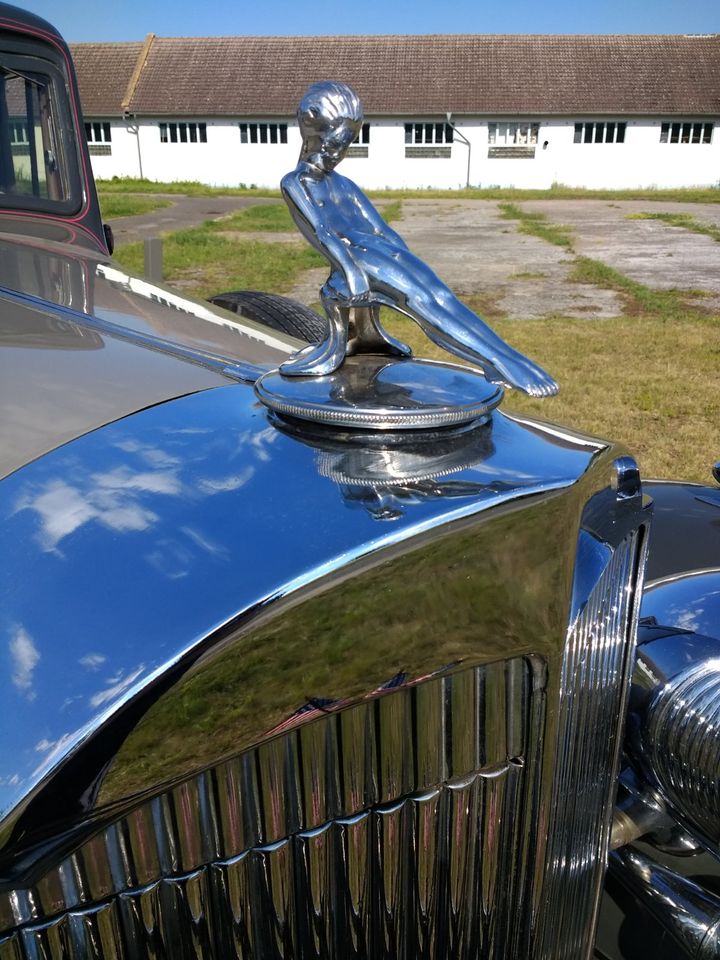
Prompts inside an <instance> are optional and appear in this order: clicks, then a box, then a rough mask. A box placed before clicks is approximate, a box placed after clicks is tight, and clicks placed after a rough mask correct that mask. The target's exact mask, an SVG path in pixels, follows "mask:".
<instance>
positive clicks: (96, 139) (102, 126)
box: [85, 120, 112, 143]
mask: <svg viewBox="0 0 720 960" xmlns="http://www.w3.org/2000/svg"><path fill="white" fill-rule="evenodd" d="M85 137H86V139H87V142H88V143H110V142H111V141H112V131H111V129H110V124H109V122H108V121H107V120H102V121H100V120H93V121H92V122H88V123H86V124H85Z"/></svg>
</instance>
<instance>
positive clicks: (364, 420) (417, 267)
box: [256, 81, 558, 430]
mask: <svg viewBox="0 0 720 960" xmlns="http://www.w3.org/2000/svg"><path fill="white" fill-rule="evenodd" d="M297 116H298V124H299V127H300V133H301V135H302V141H303V143H302V150H301V153H300V160H299V162H298V165H297V167H296V168H295V169H294V170H293V171H292V172H291V173H288V174H287V175H286V176H285V177H283V180H282V193H283V197H284V198H285V201H286V202H287V205H288V207H289V209H290V213H291V215H292V218H293V220H294V221H295V223H296V225H297V227H298V229H299V230H300V232H301V233H302V235H303V236H304V237H305V239H306V240H307V241H308V243H310V244H311V246H313V247H314V248H315V249H316V250H318V251H319V252H320V253H321V254H322V255H323V256H324V257H325V258H326V259H327V260H328V262H329V264H330V276H329V277H328V279H327V281H326V283H325V284H324V286H323V287H322V289H321V290H320V298H321V300H322V304H323V307H324V309H325V312H326V314H327V317H328V321H329V333H328V336H327V337H326V339H325V340H324V341H323V342H322V343H319V344H312V345H310V346H308V347H305V348H304V349H302V350H300V351H299V352H298V353H297V354H295V355H294V356H293V357H291V359H289V360H288V361H286V362H285V363H283V364H282V366H281V367H280V368H279V370H277V371H272V372H271V373H269V374H266V375H265V376H264V377H262V378H261V379H260V380H259V381H258V384H257V387H256V389H257V393H258V396H259V397H260V399H261V400H262V401H263V402H264V403H265V404H266V405H267V406H269V407H270V408H271V409H273V410H275V411H276V412H278V413H280V414H283V415H290V416H295V417H299V418H301V419H307V420H314V421H320V422H325V423H334V424H336V425H343V426H354V427H361V428H362V427H365V428H371V429H393V430H397V429H413V428H415V429H417V428H427V427H438V426H448V425H453V424H455V425H457V424H458V423H466V422H469V421H471V420H477V419H479V418H482V417H483V416H486V415H487V414H488V413H489V411H490V410H492V409H493V408H494V407H496V406H497V405H498V403H499V402H500V400H501V399H502V396H503V391H502V388H501V387H498V386H497V384H505V385H507V386H511V387H514V388H516V389H518V390H523V391H524V392H525V393H528V394H530V395H531V396H535V397H543V396H550V395H552V394H555V393H557V390H558V387H557V384H556V383H555V381H554V380H553V379H552V378H551V377H550V376H549V375H548V374H547V373H545V371H544V370H542V369H541V368H540V367H539V366H537V364H535V363H533V362H532V361H531V360H529V359H527V358H526V357H524V356H522V354H520V353H518V352H517V351H516V350H514V349H513V348H512V347H510V346H509V345H508V344H507V343H505V341H504V340H502V339H501V338H500V337H499V336H498V335H497V334H496V333H494V331H493V330H491V329H490V327H488V325H487V324H486V323H485V322H484V321H483V320H481V319H480V317H478V316H477V315H476V314H475V313H473V312H472V310H470V309H469V308H468V307H466V306H465V304H463V303H462V302H461V301H460V300H459V299H458V298H457V297H456V296H455V294H454V293H453V292H452V291H451V290H450V289H449V287H447V286H446V285H445V284H444V283H443V282H442V280H440V278H439V277H438V276H436V274H435V273H434V272H433V271H432V270H431V269H430V268H429V267H428V266H427V264H425V263H424V262H423V261H422V260H420V258H419V257H417V256H415V255H414V254H413V253H412V252H411V251H410V250H409V249H408V247H407V244H406V243H405V241H404V240H403V239H402V237H401V236H400V235H399V234H398V233H396V231H395V230H393V229H392V228H391V227H390V226H389V225H388V224H387V223H385V221H384V220H383V218H382V217H381V216H380V214H379V213H378V211H377V210H376V209H375V207H374V206H373V205H372V203H371V202H370V200H369V199H368V198H367V197H366V196H365V194H364V193H363V191H362V190H361V189H360V188H359V187H358V186H357V184H355V183H353V181H352V180H349V179H348V178H347V177H343V176H342V175H341V174H339V173H337V172H336V170H335V168H336V167H337V165H338V164H339V163H340V161H341V160H342V159H343V157H344V156H345V154H346V153H347V150H348V148H349V146H350V145H351V143H352V142H353V140H354V139H355V138H356V136H357V135H358V132H359V130H360V128H361V126H362V121H363V111H362V106H361V103H360V100H359V98H358V96H357V94H356V93H355V91H354V90H352V88H351V87H349V86H347V85H346V84H344V83H339V82H334V81H325V82H322V83H315V84H313V85H312V86H311V87H310V88H309V89H308V90H307V91H306V93H305V95H304V96H303V98H302V100H301V101H300V106H299V107H298V113H297ZM381 306H386V307H390V308H391V309H393V310H396V311H398V312H399V313H402V314H404V315H405V316H407V317H410V318H411V319H412V320H414V321H415V322H416V323H417V324H418V325H419V326H420V328H421V329H422V330H423V331H424V332H425V333H426V334H427V336H428V337H429V338H430V339H431V340H432V341H433V342H434V343H436V344H437V345H438V346H439V347H442V348H443V349H444V350H447V351H448V352H450V353H452V354H455V356H457V357H459V358H460V359H462V360H465V361H469V362H470V363H473V364H477V365H478V366H480V368H481V369H482V371H483V373H484V375H485V376H484V377H483V376H481V375H480V374H479V372H476V371H473V370H469V369H468V368H463V367H458V366H456V365H454V364H447V363H437V362H433V363H431V362H430V361H424V360H415V359H412V351H411V350H410V348H409V347H408V346H407V345H406V344H404V343H401V342H400V341H399V340H397V339H395V337H393V336H391V335H390V334H389V333H388V332H387V331H386V330H384V329H383V327H382V324H381V322H380V307H381ZM363 353H370V354H379V355H380V356H381V357H384V358H385V362H384V363H383V364H381V366H382V370H383V376H382V377H378V376H376V375H373V374H370V375H368V376H367V377H365V383H366V388H365V389H364V390H360V389H359V383H360V381H361V380H362V379H363V377H362V374H360V376H359V375H358V372H359V371H358V364H359V361H355V363H354V364H352V365H345V366H344V365H343V362H344V360H345V357H346V356H349V355H355V354H363ZM390 358H395V359H394V360H393V359H390ZM428 368H431V369H428ZM375 370H377V365H375ZM299 378H303V379H302V380H300V379H299ZM306 378H313V381H314V382H313V383H312V386H309V385H308V380H307V379H306ZM488 381H490V382H488ZM380 383H384V384H388V383H390V384H392V389H384V390H380V391H379V392H376V391H375V389H374V388H375V386H377V385H379V384H380ZM468 391H469V392H470V394H471V397H470V398H469V396H468ZM455 392H457V393H458V397H457V400H458V402H457V403H455V402H454V400H453V395H454V393H455ZM348 397H351V398H352V399H351V401H349V400H348Z"/></svg>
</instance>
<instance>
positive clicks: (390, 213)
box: [380, 200, 403, 223]
mask: <svg viewBox="0 0 720 960" xmlns="http://www.w3.org/2000/svg"><path fill="white" fill-rule="evenodd" d="M380 213H381V214H382V217H383V220H384V221H385V223H392V222H393V221H394V220H402V218H403V210H402V203H401V202H400V200H393V201H392V202H391V203H386V204H384V206H382V207H381V208H380Z"/></svg>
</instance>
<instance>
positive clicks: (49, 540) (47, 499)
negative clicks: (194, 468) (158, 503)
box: [16, 466, 181, 551]
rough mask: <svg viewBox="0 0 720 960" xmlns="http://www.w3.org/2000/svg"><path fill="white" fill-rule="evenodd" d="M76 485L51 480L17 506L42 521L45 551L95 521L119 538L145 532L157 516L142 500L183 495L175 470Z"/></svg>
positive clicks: (117, 474) (95, 477)
mask: <svg viewBox="0 0 720 960" xmlns="http://www.w3.org/2000/svg"><path fill="white" fill-rule="evenodd" d="M73 481H74V482H72V483H69V482H65V481H64V480H51V481H49V482H48V483H46V484H44V486H43V487H42V488H41V489H40V492H39V493H36V494H35V495H26V496H25V497H23V498H22V499H21V500H20V501H19V502H18V504H17V507H16V509H17V510H33V511H35V513H37V514H38V516H39V517H40V522H41V529H40V532H39V539H40V542H41V544H42V546H43V548H44V549H45V550H48V551H53V550H56V549H57V546H58V544H59V543H60V541H61V540H63V539H64V538H65V537H67V536H69V535H70V534H71V533H73V532H74V531H75V530H77V529H78V528H79V527H81V526H83V524H86V523H88V522H89V521H90V520H96V521H97V522H98V523H100V524H102V525H103V526H104V527H107V528H109V529H110V530H114V531H117V532H119V533H127V532H130V531H139V530H145V529H147V527H149V526H150V525H151V524H152V523H153V522H154V521H155V520H157V514H156V513H155V512H154V511H152V510H149V509H148V508H147V507H145V506H143V505H142V504H141V503H140V502H139V501H140V497H141V495H143V494H147V493H152V494H160V495H162V494H164V495H167V496H172V495H175V494H178V493H179V492H180V490H181V484H180V480H179V479H178V476H177V474H176V473H175V471H173V470H142V471H137V470H132V469H131V468H130V467H126V466H122V467H117V468H115V469H114V470H109V471H106V472H104V473H94V474H92V475H91V476H89V477H83V478H82V479H80V480H78V479H77V477H74V478H73Z"/></svg>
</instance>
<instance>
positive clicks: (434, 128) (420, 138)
mask: <svg viewBox="0 0 720 960" xmlns="http://www.w3.org/2000/svg"><path fill="white" fill-rule="evenodd" d="M453 137H454V133H453V128H452V127H451V126H450V124H449V123H406V124H405V143H406V144H407V145H409V146H423V147H424V146H431V145H433V144H446V143H452V142H453Z"/></svg>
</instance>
